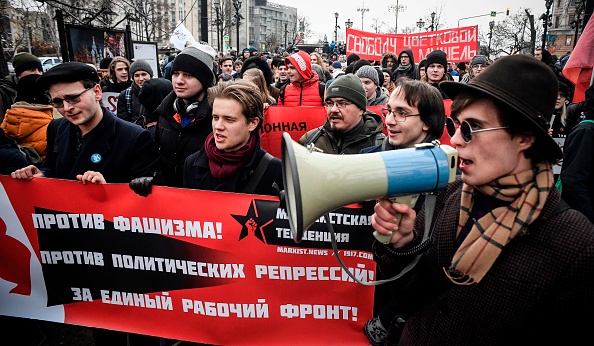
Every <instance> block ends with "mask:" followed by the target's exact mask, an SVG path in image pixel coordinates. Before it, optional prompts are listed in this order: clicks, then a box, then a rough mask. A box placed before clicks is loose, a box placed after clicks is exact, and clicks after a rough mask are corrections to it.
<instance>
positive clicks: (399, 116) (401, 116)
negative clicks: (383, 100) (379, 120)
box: [382, 108, 421, 123]
mask: <svg viewBox="0 0 594 346" xmlns="http://www.w3.org/2000/svg"><path fill="white" fill-rule="evenodd" d="M382 114H383V115H384V117H386V118H387V117H388V115H390V114H392V115H393V116H394V120H396V121H398V122H401V123H402V122H405V121H406V118H408V117H416V116H420V115H421V114H420V113H419V114H406V112H405V111H395V112H394V111H392V110H391V109H390V108H382Z"/></svg>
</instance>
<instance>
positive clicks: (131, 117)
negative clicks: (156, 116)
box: [118, 83, 143, 126]
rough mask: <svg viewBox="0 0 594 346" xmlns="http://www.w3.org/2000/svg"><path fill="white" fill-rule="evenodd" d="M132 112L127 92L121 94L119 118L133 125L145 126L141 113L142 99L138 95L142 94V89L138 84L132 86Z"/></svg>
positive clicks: (119, 98)
mask: <svg viewBox="0 0 594 346" xmlns="http://www.w3.org/2000/svg"><path fill="white" fill-rule="evenodd" d="M130 88H132V89H131V91H132V92H131V93H130V111H131V112H128V101H127V100H126V90H127V89H126V90H124V91H122V92H121V93H120V96H119V97H118V118H120V119H123V120H126V121H129V122H131V123H134V124H137V125H141V126H142V125H143V119H141V115H142V114H141V113H140V107H141V105H140V99H139V98H138V93H139V92H140V87H139V86H138V85H136V84H134V83H133V84H132V86H131V87H130Z"/></svg>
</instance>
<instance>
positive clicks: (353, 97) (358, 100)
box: [324, 66, 377, 110]
mask: <svg viewBox="0 0 594 346" xmlns="http://www.w3.org/2000/svg"><path fill="white" fill-rule="evenodd" d="M363 67H365V66H363ZM369 67H371V66H369ZM371 68H372V69H373V67H371ZM359 70H361V69H359ZM375 79H376V80H377V75H376V77H375ZM333 97H342V98H343V99H346V100H349V101H351V102H352V103H354V104H356V105H357V107H359V108H361V109H362V110H367V96H366V95H365V89H364V88H363V84H361V80H360V79H359V77H357V76H355V75H353V74H346V75H342V76H338V77H336V79H334V81H333V82H332V84H330V86H329V87H328V90H326V100H328V99H331V98H333ZM324 101H325V100H324Z"/></svg>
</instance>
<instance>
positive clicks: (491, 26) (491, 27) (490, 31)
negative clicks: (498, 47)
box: [487, 20, 495, 60]
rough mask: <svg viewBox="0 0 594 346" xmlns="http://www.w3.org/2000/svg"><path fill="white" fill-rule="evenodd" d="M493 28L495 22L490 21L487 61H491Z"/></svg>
mask: <svg viewBox="0 0 594 346" xmlns="http://www.w3.org/2000/svg"><path fill="white" fill-rule="evenodd" d="M494 26H495V21H494V20H492V21H490V22H489V47H488V49H487V52H488V54H489V60H491V39H492V38H493V27H494Z"/></svg>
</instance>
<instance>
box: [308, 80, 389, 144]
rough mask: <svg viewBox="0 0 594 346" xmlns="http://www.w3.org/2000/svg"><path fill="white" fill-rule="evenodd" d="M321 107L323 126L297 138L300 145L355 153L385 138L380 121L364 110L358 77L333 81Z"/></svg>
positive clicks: (365, 100)
mask: <svg viewBox="0 0 594 346" xmlns="http://www.w3.org/2000/svg"><path fill="white" fill-rule="evenodd" d="M324 105H325V107H326V114H327V115H328V118H327V120H326V123H325V124H324V125H323V126H320V127H318V128H316V129H313V130H310V131H308V132H307V133H306V134H304V135H303V136H302V137H301V138H300V139H299V143H300V144H301V145H309V144H312V143H313V144H314V145H315V146H316V147H318V148H319V149H321V150H322V151H323V152H324V153H327V154H358V153H359V152H360V151H361V149H363V148H367V147H370V146H374V145H377V144H379V143H381V142H382V141H383V140H384V138H385V137H386V136H385V135H384V134H383V133H382V129H383V126H384V123H383V122H382V118H381V117H380V116H379V115H377V114H375V113H373V112H370V111H368V110H367V97H366V95H365V89H363V85H362V84H361V80H360V79H359V77H357V76H355V75H352V74H350V75H344V76H339V77H338V78H336V79H335V80H334V82H332V84H331V85H330V86H329V87H328V90H327V91H326V98H325V102H324Z"/></svg>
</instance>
